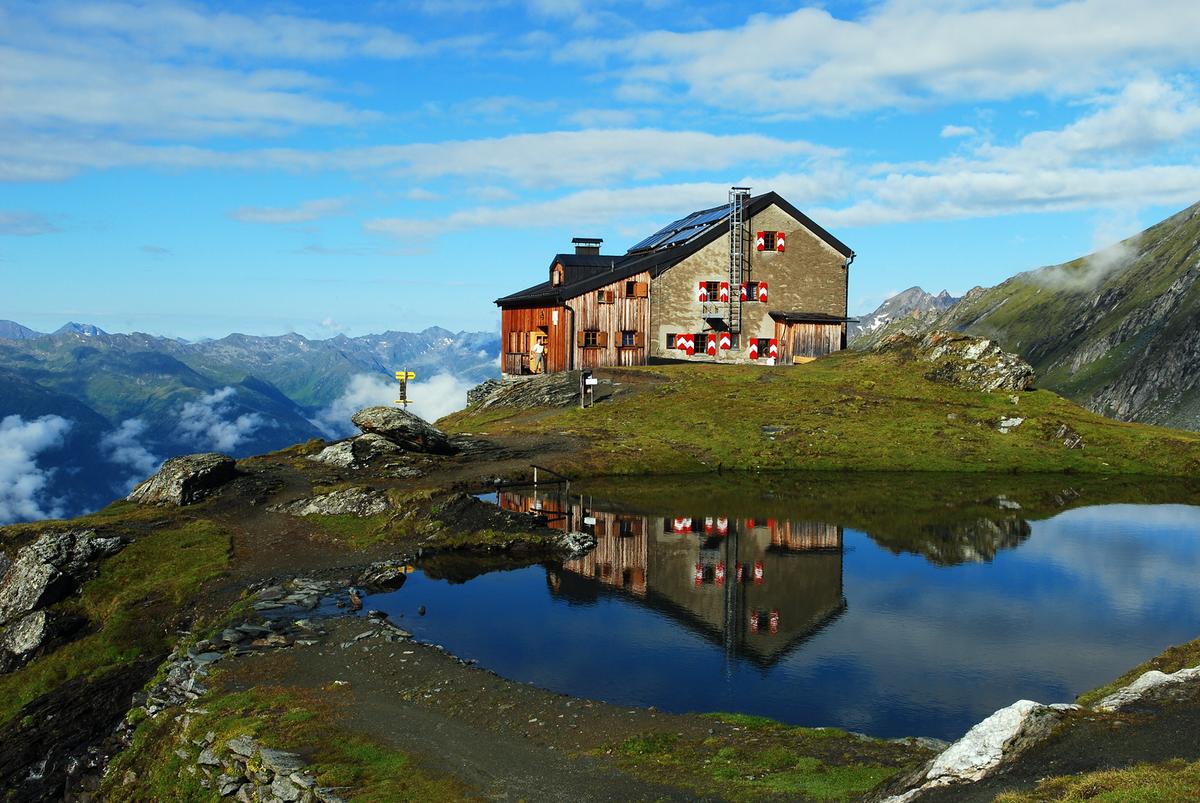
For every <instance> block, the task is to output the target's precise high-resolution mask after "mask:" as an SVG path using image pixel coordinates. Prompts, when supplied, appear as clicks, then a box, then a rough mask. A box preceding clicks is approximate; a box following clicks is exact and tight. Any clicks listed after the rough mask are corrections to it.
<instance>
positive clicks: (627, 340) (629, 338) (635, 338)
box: [621, 329, 643, 349]
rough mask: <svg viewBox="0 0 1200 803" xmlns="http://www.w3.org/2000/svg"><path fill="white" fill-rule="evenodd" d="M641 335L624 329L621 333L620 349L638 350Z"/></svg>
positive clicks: (640, 343)
mask: <svg viewBox="0 0 1200 803" xmlns="http://www.w3.org/2000/svg"><path fill="white" fill-rule="evenodd" d="M642 342H643V341H642V333H641V332H635V331H634V330H632V329H626V330H624V331H622V332H621V348H623V349H631V348H638V347H640V346H641V345H642Z"/></svg>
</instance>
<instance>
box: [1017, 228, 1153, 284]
mask: <svg viewBox="0 0 1200 803" xmlns="http://www.w3.org/2000/svg"><path fill="white" fill-rule="evenodd" d="M1141 228H1142V225H1141V223H1140V222H1139V221H1138V219H1137V216H1136V215H1134V214H1133V213H1132V212H1130V211H1129V210H1124V211H1120V210H1112V211H1110V212H1109V213H1108V214H1107V215H1103V216H1101V217H1100V218H1099V219H1098V220H1097V221H1096V226H1095V229H1094V231H1093V233H1092V249H1093V251H1092V253H1091V254H1090V255H1089V256H1087V257H1085V258H1084V259H1082V260H1079V261H1078V262H1076V263H1074V264H1069V265H1055V266H1053V267H1049V268H1043V269H1041V270H1035V271H1030V272H1029V273H1027V274H1026V275H1027V276H1028V277H1029V278H1030V279H1032V280H1034V281H1035V282H1037V283H1038V284H1041V285H1044V286H1046V287H1050V288H1053V289H1055V290H1068V291H1073V292H1083V291H1088V290H1091V289H1092V288H1094V287H1096V286H1098V285H1099V284H1100V283H1101V282H1103V281H1104V280H1105V279H1107V278H1108V277H1109V276H1111V275H1112V274H1113V273H1116V272H1117V271H1120V270H1124V269H1125V268H1127V267H1129V265H1131V264H1132V263H1133V260H1134V259H1136V258H1137V255H1138V240H1139V239H1140V238H1139V237H1138V236H1137V233H1138V232H1140V230H1141ZM1131 233H1132V234H1133V235H1134V236H1132V237H1129V235H1130V234H1131ZM1122 237H1128V239H1121V238H1122ZM1114 240H1116V241H1117V242H1115V243H1114V242H1113V241H1114Z"/></svg>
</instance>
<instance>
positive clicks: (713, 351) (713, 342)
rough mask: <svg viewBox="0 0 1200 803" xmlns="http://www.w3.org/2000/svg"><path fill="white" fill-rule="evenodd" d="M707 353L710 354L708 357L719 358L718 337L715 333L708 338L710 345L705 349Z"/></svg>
mask: <svg viewBox="0 0 1200 803" xmlns="http://www.w3.org/2000/svg"><path fill="white" fill-rule="evenodd" d="M705 351H707V352H708V356H710V357H715V356H717V335H716V333H713V334H711V335H709V336H708V345H707V347H706V348H705Z"/></svg>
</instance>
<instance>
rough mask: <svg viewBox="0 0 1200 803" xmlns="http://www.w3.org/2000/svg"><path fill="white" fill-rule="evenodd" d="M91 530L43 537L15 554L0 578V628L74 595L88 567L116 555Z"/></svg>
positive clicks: (114, 544)
mask: <svg viewBox="0 0 1200 803" xmlns="http://www.w3.org/2000/svg"><path fill="white" fill-rule="evenodd" d="M122 546H123V543H122V541H121V539H120V538H100V537H98V536H97V535H96V533H95V531H93V530H79V531H71V532H65V533H46V534H44V535H42V536H41V537H40V538H38V539H37V540H36V541H34V542H33V543H32V544H29V545H27V546H25V547H22V548H21V550H20V551H19V552H18V553H17V558H16V560H14V561H12V562H11V564H10V565H9V566H8V570H7V571H6V572H4V575H3V577H0V625H5V624H8V623H9V622H11V621H14V620H15V619H16V618H17V617H20V616H24V615H25V614H27V613H30V612H31V611H34V610H36V609H38V608H43V607H46V606H48V605H53V604H54V603H56V602H58V601H60V600H62V599H64V598H66V597H67V596H68V595H70V594H72V593H74V591H75V590H76V589H77V588H78V587H79V585H80V582H81V581H82V579H83V577H84V574H85V571H86V570H87V569H88V568H90V564H91V563H93V562H94V561H97V560H99V559H101V558H104V557H107V556H109V555H112V554H114V553H116V552H118V551H120V549H121V547H122Z"/></svg>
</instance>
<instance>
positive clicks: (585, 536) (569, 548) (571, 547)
mask: <svg viewBox="0 0 1200 803" xmlns="http://www.w3.org/2000/svg"><path fill="white" fill-rule="evenodd" d="M558 543H559V546H561V547H562V549H563V551H564V552H566V553H567V558H568V559H570V560H575V559H576V558H582V557H583V556H584V555H586V554H587V553H589V552H591V551H592V550H593V549H595V548H596V536H594V535H591V534H590V533H581V532H572V533H563V534H562V535H561V536H559V538H558Z"/></svg>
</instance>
